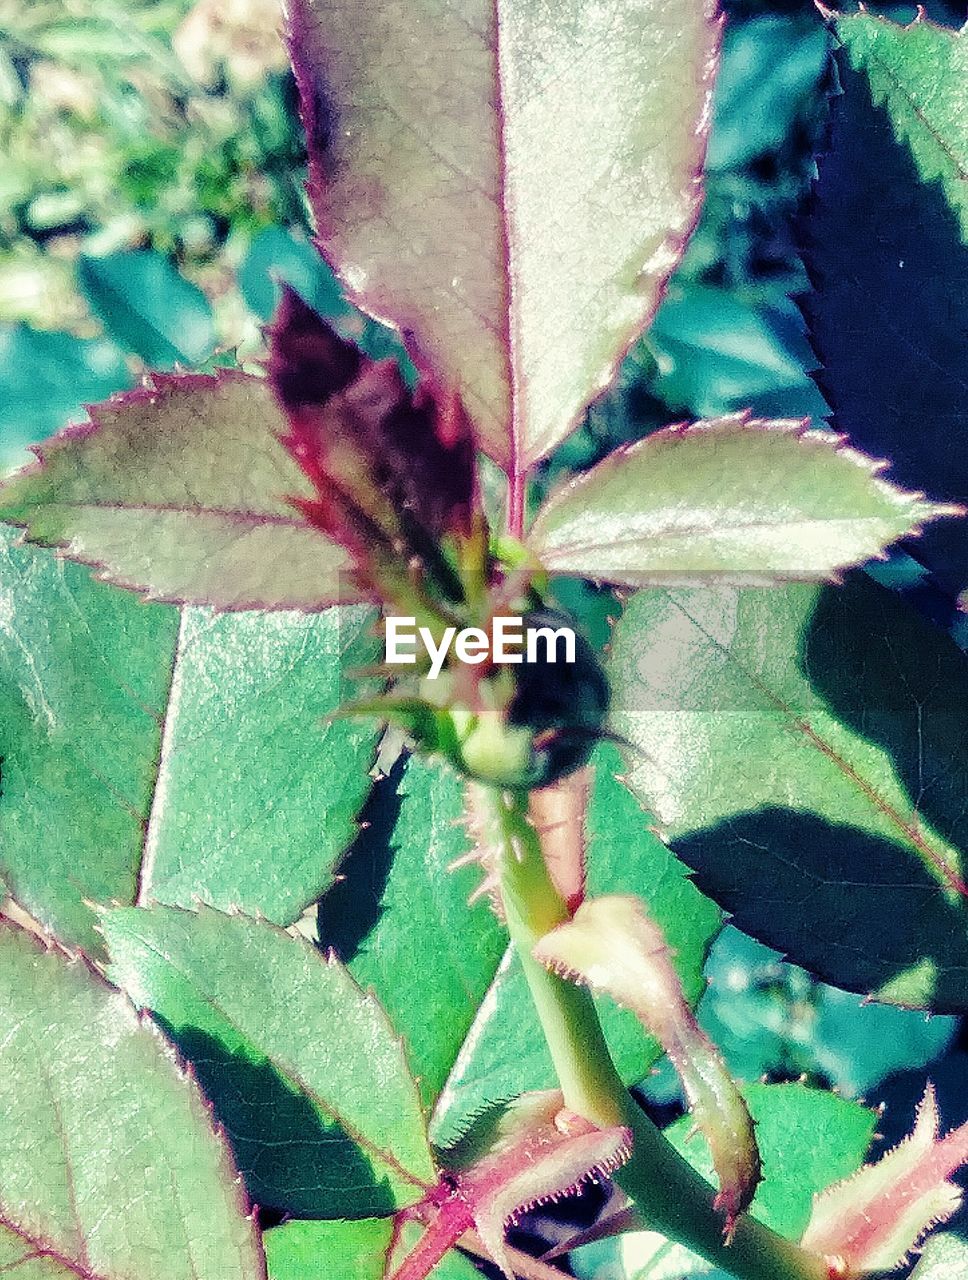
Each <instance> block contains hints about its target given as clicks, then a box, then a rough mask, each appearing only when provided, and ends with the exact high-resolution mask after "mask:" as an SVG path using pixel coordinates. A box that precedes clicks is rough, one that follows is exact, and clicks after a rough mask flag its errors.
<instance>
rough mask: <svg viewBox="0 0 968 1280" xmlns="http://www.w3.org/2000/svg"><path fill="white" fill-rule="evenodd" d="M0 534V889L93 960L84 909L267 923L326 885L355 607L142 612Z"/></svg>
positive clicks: (361, 743)
mask: <svg viewBox="0 0 968 1280" xmlns="http://www.w3.org/2000/svg"><path fill="white" fill-rule="evenodd" d="M14 541H15V537H14V535H13V533H12V532H11V531H10V530H7V531H6V532H4V533H3V534H2V535H0V756H2V764H0V778H2V788H0V876H2V878H3V880H4V881H5V882H6V886H7V888H8V889H9V890H10V892H11V893H12V894H13V895H14V897H15V898H16V899H17V901H18V902H19V903H20V904H21V906H23V907H25V908H26V909H27V910H29V911H30V912H31V913H32V914H33V915H34V916H35V917H36V918H37V919H38V920H40V921H41V922H42V923H43V924H44V926H45V927H46V928H48V929H50V930H52V931H53V933H54V934H55V935H56V936H57V937H58V938H59V939H61V940H62V941H64V942H67V943H70V944H77V945H80V946H83V947H84V948H85V949H87V950H89V951H91V952H94V953H98V954H99V953H100V948H101V942H100V939H99V938H98V937H97V935H96V934H95V933H94V929H93V926H94V922H95V921H94V915H93V914H92V911H91V906H90V904H91V903H108V902H122V903H132V902H134V901H135V900H136V899H137V898H139V897H140V899H141V900H142V901H162V902H168V903H176V904H181V905H183V906H191V905H192V904H193V903H194V902H195V901H197V900H202V901H205V902H209V903H212V904H213V905H216V906H219V907H223V908H228V907H231V906H237V907H241V908H243V909H245V910H248V911H251V912H260V913H262V914H263V915H265V916H268V917H269V918H271V919H273V920H275V921H277V922H278V923H281V924H288V923H290V922H291V921H293V920H295V919H296V918H298V916H299V914H300V912H301V911H302V910H303V908H304V907H305V906H306V905H307V903H309V902H311V901H313V899H314V898H316V897H317V896H318V895H319V893H320V892H322V891H323V890H324V889H325V888H326V887H328V885H329V884H330V883H331V882H332V875H333V869H334V865H335V863H336V861H337V859H338V858H339V856H340V855H341V853H342V850H343V848H344V847H345V845H346V844H347V842H348V841H349V840H350V839H351V838H352V836H353V835H354V834H355V831H356V827H355V819H356V815H357V812H358V810H359V808H360V806H361V805H362V803H363V800H364V799H365V797H366V794H367V791H368V789H369V786H370V779H369V777H368V770H369V767H370V765H371V763H372V760H373V753H374V748H375V738H376V734H377V728H376V727H375V726H374V725H372V724H368V723H364V722H362V721H359V720H348V719H347V720H328V719H327V717H328V716H329V714H330V713H331V712H333V711H334V710H335V709H336V708H337V707H338V706H339V705H340V702H341V700H342V699H343V698H344V697H352V696H354V694H355V693H358V692H363V691H365V690H367V689H369V688H371V687H372V682H368V681H363V680H360V679H359V678H357V677H356V675H355V674H354V672H355V670H356V669H358V668H361V667H365V666H367V665H369V664H370V663H371V662H372V661H373V659H374V657H375V655H376V652H377V651H378V645H377V641H376V638H375V637H374V636H372V635H371V634H370V628H371V624H372V615H371V614H370V612H369V611H368V610H366V609H364V608H362V607H358V606H354V607H352V608H349V607H348V608H345V609H330V610H326V611H324V612H322V613H319V614H311V615H306V614H301V613H291V612H278V613H274V614H271V615H264V614H255V613H241V614H221V615H218V614H213V613H212V611H211V610H208V609H186V610H184V612H183V615H182V617H181V619H179V615H178V612H177V611H176V610H175V609H172V608H168V607H165V606H163V605H157V604H154V605H145V604H142V603H141V602H140V601H138V600H137V599H135V597H134V596H132V595H130V594H128V593H127V592H122V591H118V590H117V589H115V588H113V587H108V586H105V585H104V584H102V583H99V582H95V581H93V580H92V578H91V575H90V573H89V572H88V571H87V570H86V569H82V568H80V567H79V566H76V565H70V564H65V563H64V562H62V561H59V560H56V559H55V558H54V557H53V556H52V555H51V554H50V552H47V551H42V550H39V549H37V548H33V547H27V548H19V547H16V546H15V545H13V544H14Z"/></svg>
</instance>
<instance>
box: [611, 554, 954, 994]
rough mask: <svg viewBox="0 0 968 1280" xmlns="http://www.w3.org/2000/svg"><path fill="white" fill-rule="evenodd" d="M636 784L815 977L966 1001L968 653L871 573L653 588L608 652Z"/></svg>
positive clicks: (710, 889)
mask: <svg viewBox="0 0 968 1280" xmlns="http://www.w3.org/2000/svg"><path fill="white" fill-rule="evenodd" d="M609 665H610V675H611V679H612V687H613V725H614V728H615V729H616V731H617V732H618V733H620V734H622V735H623V736H624V737H625V738H627V740H628V741H629V742H630V743H631V744H632V750H631V751H630V753H629V759H630V763H631V766H632V767H631V770H630V785H631V786H632V788H633V789H634V791H635V793H636V794H637V795H638V796H639V797H640V799H641V800H642V802H643V803H644V804H646V805H648V806H649V807H650V808H652V809H653V811H654V812H655V813H656V815H657V817H658V820H659V822H660V824H661V825H662V826H663V828H664V829H665V831H666V833H667V834H668V836H669V837H670V838H671V840H672V843H673V847H674V848H675V849H676V852H677V853H678V854H679V856H680V857H682V858H683V859H684V861H685V862H686V863H687V864H688V865H689V866H691V867H695V868H696V869H697V872H698V874H697V883H698V884H699V886H700V888H702V889H703V890H704V891H705V892H707V893H709V894H710V896H711V897H713V898H714V899H715V900H716V901H718V902H719V903H720V905H721V906H723V907H724V908H725V909H726V910H727V911H730V912H733V913H734V916H735V923H736V924H737V925H738V926H739V927H740V928H742V929H745V930H746V931H747V932H748V933H752V934H753V935H754V936H756V937H758V938H761V939H762V940H763V941H764V942H767V943H768V944H770V945H771V946H775V947H778V948H780V949H781V950H784V951H786V952H788V953H789V954H790V956H791V958H792V959H794V960H795V961H796V962H797V963H799V964H802V965H804V966H806V967H807V968H808V969H811V970H812V971H813V972H815V973H817V974H819V975H820V976H821V977H823V978H826V979H827V980H829V981H831V982H834V983H836V984H837V985H839V986H843V987H848V988H850V989H852V990H857V991H862V992H871V993H872V994H874V995H875V996H876V997H877V998H878V999H880V1000H884V1001H891V1002H896V1003H898V1004H902V1005H912V1006H925V1005H928V1006H932V1007H935V1008H939V1009H949V1010H958V1009H963V1008H964V1007H965V981H964V975H965V971H966V968H968V906H966V899H968V887H966V884H965V878H964V871H963V854H962V847H963V844H964V839H965V835H966V827H965V807H964V795H965V790H966V786H968V778H966V761H965V753H964V744H965V741H966V740H968V719H966V717H968V711H966V708H968V658H966V656H965V654H964V653H963V652H962V651H961V650H960V649H958V648H957V646H956V645H955V644H954V643H953V642H952V641H951V640H950V639H949V638H948V637H947V636H946V635H945V634H944V633H943V632H940V631H938V630H936V629H935V628H933V627H932V626H931V625H930V624H929V623H927V622H926V621H924V620H923V619H922V618H921V616H920V615H919V614H917V613H915V612H914V611H913V610H912V609H911V608H910V607H909V606H907V605H906V604H905V603H904V602H903V601H902V600H900V599H899V598H898V597H897V596H895V595H894V594H893V593H892V592H890V591H888V590H885V589H884V588H883V587H880V586H877V585H876V584H875V583H873V582H872V581H871V580H870V579H869V578H868V577H867V576H866V575H864V574H860V573H858V574H855V575H853V576H852V577H851V578H850V579H848V583H847V585H845V586H844V587H842V588H839V589H834V588H830V587H826V588H824V587H815V586H803V585H800V586H793V587H788V588H785V589H782V590H772V591H768V590H759V589H747V590H732V589H728V588H722V589H717V590H714V589H706V590H696V591H647V592H640V593H639V594H638V595H636V596H633V597H632V599H631V601H630V602H629V605H628V608H627V610H626V612H625V614H624V616H623V617H622V619H621V621H620V622H619V624H618V626H617V628H616V632H615V637H614V643H613V652H612V655H611V659H610V664H609Z"/></svg>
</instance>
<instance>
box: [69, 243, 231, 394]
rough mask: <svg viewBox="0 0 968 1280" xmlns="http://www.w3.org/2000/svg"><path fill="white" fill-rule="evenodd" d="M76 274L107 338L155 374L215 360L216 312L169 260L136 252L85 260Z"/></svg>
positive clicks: (82, 260) (83, 257)
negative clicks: (205, 360) (211, 356)
mask: <svg viewBox="0 0 968 1280" xmlns="http://www.w3.org/2000/svg"><path fill="white" fill-rule="evenodd" d="M77 274H78V283H79V284H80V287H81V291H82V292H83V294H84V296H85V297H86V298H87V301H88V303H89V305H90V307H91V310H92V311H93V312H94V313H95V315H96V316H97V317H98V319H99V320H100V321H101V323H102V324H103V325H104V328H105V330H106V332H107V334H108V336H109V337H111V338H113V339H114V341H115V342H117V343H118V345H119V346H120V347H122V348H124V349H125V350H127V351H134V352H135V353H136V354H137V355H139V356H140V357H141V358H142V360H144V361H145V363H146V364H147V365H149V366H150V367H151V368H153V369H170V368H171V367H172V366H173V365H175V364H178V363H183V364H198V363H200V362H201V361H202V360H204V359H205V358H206V357H207V356H209V355H211V353H212V349H213V348H214V346H215V328H214V325H213V323H212V308H211V307H210V306H209V304H208V300H207V299H206V297H205V295H204V293H202V291H201V289H199V288H197V287H196V286H195V285H193V284H190V283H189V281H187V280H186V279H185V278H184V276H182V275H180V274H179V273H178V270H177V268H176V267H175V266H174V265H173V263H172V262H171V261H170V260H169V259H168V258H166V257H165V255H164V254H162V253H156V252H154V251H153V250H150V249H135V250H119V251H118V252H116V253H109V254H106V255H105V256H104V257H101V258H92V257H88V256H86V255H82V257H81V258H80V259H79V260H78V266H77Z"/></svg>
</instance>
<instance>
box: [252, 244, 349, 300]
mask: <svg viewBox="0 0 968 1280" xmlns="http://www.w3.org/2000/svg"><path fill="white" fill-rule="evenodd" d="M238 280H239V289H240V290H241V293H242V297H243V298H244V299H245V301H246V304H247V305H248V307H249V308H250V309H251V310H252V311H254V312H255V314H256V315H257V316H258V317H259V319H260V320H271V318H272V314H273V312H274V311H275V309H276V306H277V305H278V302H279V297H280V293H281V290H280V284H282V283H285V284H288V285H289V286H290V288H292V289H294V290H295V291H296V293H298V294H299V296H300V298H302V300H303V302H305V303H307V304H308V305H309V306H310V307H312V309H313V310H314V311H315V312H317V313H318V314H319V315H321V316H328V317H330V318H336V317H344V316H346V315H348V314H350V313H351V310H352V308H351V307H350V306H349V304H348V303H347V302H346V301H345V300H344V298H343V295H342V292H341V291H340V286H339V281H338V280H337V279H336V277H335V276H334V275H333V272H332V270H331V268H330V267H329V266H327V264H326V263H325V261H324V260H323V259H322V258H321V257H320V256H319V254H318V253H317V251H316V249H315V248H314V247H313V246H312V245H311V244H310V243H309V241H308V240H307V239H306V238H305V237H304V236H301V235H300V234H299V233H298V232H297V231H293V230H290V229H289V228H286V227H265V228H263V230H262V231H260V232H259V234H258V235H257V236H256V237H255V238H254V239H253V241H252V244H251V245H250V246H249V251H248V253H247V254H246V256H245V258H244V260H243V261H242V264H241V266H240V267H239V272H238Z"/></svg>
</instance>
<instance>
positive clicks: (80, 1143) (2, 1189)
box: [0, 922, 265, 1280]
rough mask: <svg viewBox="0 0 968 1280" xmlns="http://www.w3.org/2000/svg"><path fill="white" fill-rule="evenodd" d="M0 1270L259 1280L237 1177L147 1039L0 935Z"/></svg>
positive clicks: (177, 1076) (74, 971)
mask: <svg viewBox="0 0 968 1280" xmlns="http://www.w3.org/2000/svg"><path fill="white" fill-rule="evenodd" d="M0 1111H2V1114H3V1116H4V1122H5V1123H4V1140H3V1144H2V1146H0V1269H2V1270H3V1272H4V1273H8V1272H9V1273H10V1274H12V1275H15V1276H16V1277H17V1280H66V1278H67V1277H75V1278H76V1277H78V1276H81V1277H85V1280H132V1277H141V1276H145V1277H147V1276H150V1277H151V1280H259V1277H260V1276H264V1275H265V1267H264V1263H263V1259H262V1251H261V1248H260V1246H259V1242H258V1238H257V1235H256V1231H255V1228H254V1226H253V1223H252V1221H251V1219H250V1218H248V1217H247V1216H246V1205H245V1203H244V1198H243V1196H242V1192H241V1188H240V1186H239V1180H238V1177H237V1176H236V1173H235V1171H234V1169H233V1168H232V1166H231V1163H230V1161H229V1159H228V1157H227V1155H226V1152H225V1149H224V1147H223V1145H222V1143H221V1141H220V1139H219V1138H218V1137H217V1136H216V1134H215V1133H214V1132H213V1129H212V1122H211V1117H210V1115H209V1111H208V1108H207V1106H206V1103H205V1100H204V1098H203V1097H202V1095H201V1093H200V1092H199V1090H198V1088H197V1086H196V1085H195V1083H194V1082H193V1081H192V1080H191V1079H190V1078H189V1077H187V1076H186V1075H185V1074H184V1072H183V1071H182V1070H181V1068H180V1067H179V1065H178V1064H177V1062H176V1061H175V1058H174V1055H173V1054H172V1052H171V1050H170V1049H169V1048H168V1046H167V1045H166V1044H165V1043H164V1041H163V1040H162V1038H161V1036H160V1035H158V1033H157V1032H156V1031H154V1029H153V1028H152V1027H151V1026H150V1025H149V1024H146V1023H145V1022H143V1021H142V1020H140V1019H139V1018H138V1017H137V1015H136V1014H135V1012H134V1010H133V1009H132V1007H131V1006H130V1005H129V1004H128V1002H127V1001H126V1000H125V999H124V997H123V996H121V995H118V994H117V993H115V992H111V991H110V990H109V989H108V988H107V987H106V986H105V985H103V984H102V983H101V982H100V981H99V980H98V979H96V978H95V977H94V976H93V975H92V974H91V972H90V971H89V970H88V969H87V968H86V967H85V965H84V964H83V962H81V961H79V960H74V961H71V962H68V960H67V959H66V958H65V957H64V956H62V955H60V954H58V953H57V952H56V951H48V950H46V949H45V948H44V947H43V946H42V945H41V944H39V943H38V941H37V940H36V939H35V938H32V937H30V936H29V935H27V934H25V933H22V932H20V931H19V930H17V929H15V928H14V927H13V926H12V925H10V924H9V923H7V922H3V923H0Z"/></svg>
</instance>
